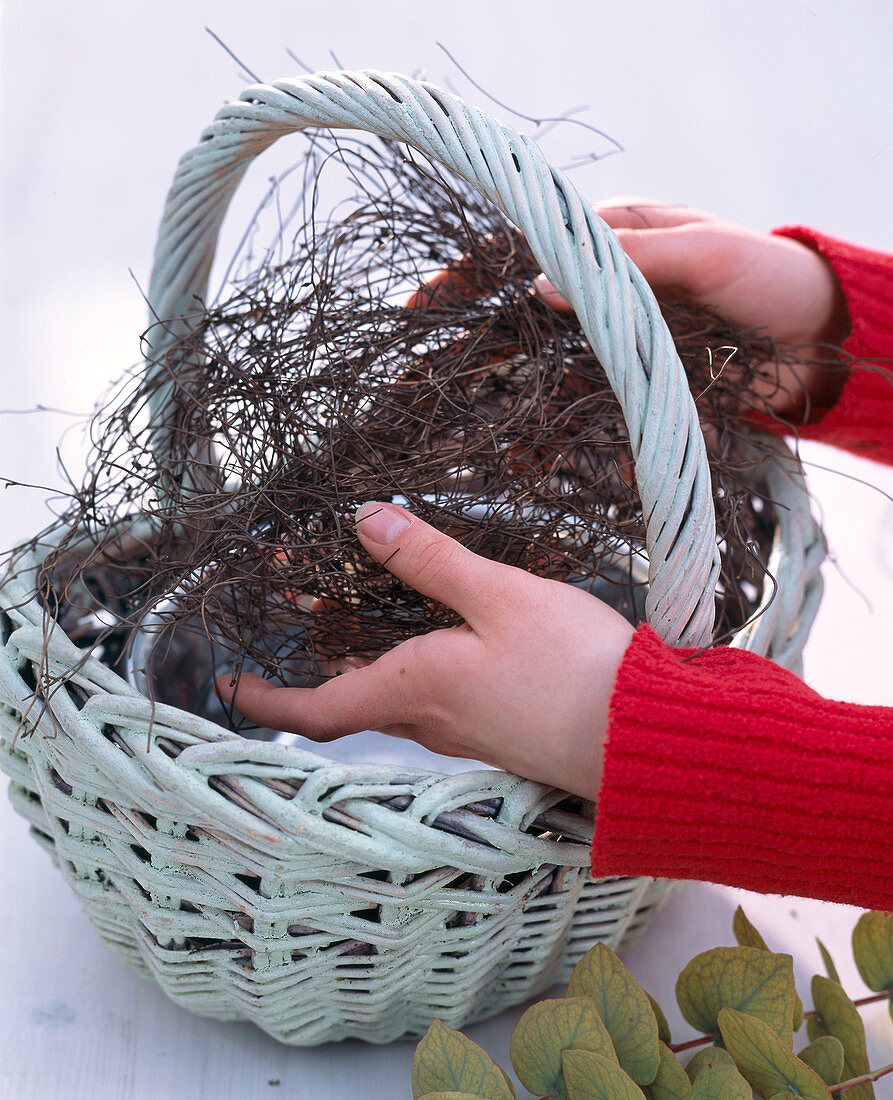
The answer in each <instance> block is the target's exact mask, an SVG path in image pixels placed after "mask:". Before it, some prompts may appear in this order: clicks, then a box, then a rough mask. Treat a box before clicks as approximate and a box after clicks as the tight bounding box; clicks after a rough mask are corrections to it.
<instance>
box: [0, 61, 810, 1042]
mask: <svg viewBox="0 0 893 1100" xmlns="http://www.w3.org/2000/svg"><path fill="white" fill-rule="evenodd" d="M335 125H343V126H351V127H356V128H362V129H366V130H369V131H371V132H372V133H376V134H379V135H381V136H384V137H388V138H392V139H395V140H400V141H405V142H408V143H409V144H412V145H414V146H415V147H416V148H419V149H421V150H422V151H423V152H426V153H428V154H430V155H431V156H433V157H434V158H435V159H437V160H440V161H441V162H442V163H444V164H446V165H447V166H448V167H450V168H452V169H453V170H455V171H457V172H458V173H459V174H460V175H463V176H464V177H465V178H467V179H469V180H470V181H471V182H473V183H475V184H476V185H477V186H479V187H480V189H481V190H482V191H483V193H484V194H486V195H487V196H488V197H490V198H491V199H492V200H493V201H494V202H495V203H496V204H497V205H498V206H499V207H500V208H501V209H502V210H503V211H504V212H505V213H506V214H507V216H509V217H510V218H511V219H512V221H514V222H515V224H517V225H518V226H519V228H520V229H521V230H522V231H523V232H524V233H525V235H526V237H527V239H528V241H529V243H530V245H531V248H532V249H533V251H534V254H535V255H536V256H537V259H538V261H539V262H540V264H541V266H542V268H543V270H545V271H546V273H547V274H548V275H549V276H550V278H551V279H552V281H553V283H555V285H556V286H557V287H558V288H559V289H560V290H561V291H562V293H563V294H564V295H565V297H566V298H567V299H568V300H569V301H570V302H571V303H572V304H573V305H574V307H575V308H576V310H577V313H578V316H579V317H580V319H581V323H582V324H583V326H584V328H585V330H586V332H587V335H588V337H589V339H590V341H591V342H592V345H593V348H594V349H595V351H596V352H597V354H598V355H599V357H600V358H601V360H602V362H603V363H604V364H605V368H606V370H607V372H608V375H609V378H610V380H611V383H612V385H613V386H614V388H615V390H616V391H617V393H618V396H619V397H620V400H621V403H622V405H623V408H624V415H625V417H626V419H627V423H628V425H629V427H630V436H631V441H632V449H633V451H634V454H635V456H636V461H637V465H636V478H637V483H638V485H639V487H640V491H641V496H642V501H643V508H644V509H645V515H646V518H647V521H648V548H649V563H650V584H649V605H648V609H649V610H648V614H649V621H650V622H651V623H652V625H654V626H655V629H657V630H658V632H659V633H660V634H661V635H662V636H663V637H664V638H666V639H667V640H669V641H671V642H678V643H681V644H686V645H695V646H696V645H702V644H707V643H708V642H709V638H710V631H711V628H712V615H713V584H714V581H715V578H716V572H717V551H716V545H715V541H716V540H715V529H714V528H715V524H714V522H713V512H712V500H711V496H710V483H709V472H708V471H707V464H706V456H705V451H704V446H703V439H702V437H701V434H700V429H699V428H698V421H697V414H696V411H695V409H694V405H693V402H692V400H691V397H690V394H689V393H688V388H687V385H686V383H685V379H684V374H683V372H682V368H681V364H680V363H679V360H678V357H677V356H676V354H675V350H674V349H673V346H672V341H671V340H670V338H669V334H668V333H667V331H666V326H665V325H664V324H663V321H662V319H661V317H660V313H659V310H658V308H657V305H656V303H655V302H654V299H653V297H652V295H651V292H650V290H649V289H648V287H647V284H646V283H645V282H644V280H643V279H642V277H641V275H640V274H639V273H638V272H637V271H636V269H635V268H634V267H633V266H632V265H631V264H629V263H628V261H627V260H626V258H625V256H624V254H623V252H622V250H621V249H620V247H619V245H618V244H617V242H616V239H615V238H614V236H613V234H612V233H611V231H610V230H609V229H608V228H607V227H606V226H604V224H603V223H601V222H600V220H599V219H598V218H597V217H596V216H595V215H594V214H593V213H592V212H591V210H590V209H589V207H588V206H587V205H586V204H585V203H584V202H583V200H582V199H581V198H580V197H579V195H577V193H576V190H575V189H574V188H573V186H572V185H571V184H570V183H569V182H568V181H567V180H566V179H565V178H564V177H563V176H561V174H560V173H558V172H555V171H554V170H552V169H551V168H550V167H549V166H548V164H546V162H545V160H544V159H543V157H542V154H541V153H540V151H539V150H538V149H537V147H536V146H535V145H534V144H533V143H532V142H531V141H530V140H529V139H527V138H524V137H521V136H520V135H518V134H516V133H514V132H513V131H511V130H509V129H507V128H505V127H503V126H501V125H499V124H497V123H495V122H493V121H492V120H490V119H488V118H487V117H486V116H485V115H483V114H481V113H480V112H478V111H475V110H474V109H473V108H470V107H468V106H467V105H466V104H464V103H462V102H461V101H460V100H458V99H457V98H456V97H453V96H449V95H446V94H444V93H442V92H440V91H438V90H437V89H433V88H431V87H430V86H428V85H424V84H421V83H418V82H414V81H410V80H408V79H406V78H403V77H397V76H394V75H392V74H380V73H328V74H317V75H316V76H311V77H302V78H298V79H295V80H290V81H280V82H278V83H277V84H275V85H269V86H255V87H252V88H249V89H248V90H247V91H246V92H245V93H244V95H243V97H242V100H241V101H240V102H239V103H236V104H232V105H229V106H228V107H226V108H224V109H223V110H222V111H221V112H220V114H219V116H218V118H217V120H216V121H215V123H214V124H213V125H212V126H211V127H210V128H209V129H208V130H207V131H206V132H205V134H204V135H203V137H202V141H201V143H200V144H199V145H198V146H197V147H196V148H195V149H194V150H192V151H191V152H190V153H187V154H186V156H185V157H184V158H183V160H182V161H181V165H180V168H179V170H178V173H177V176H176V178H175V181H174V184H173V187H172V190H171V193H170V195H169V197H168V203H167V207H166V210H165V215H164V218H163V221H162V228H161V234H160V238H159V245H158V249H157V252H156V263H155V269H154V272H153V279H152V283H151V287H150V301H151V303H152V306H153V309H154V311H155V315H156V316H158V317H161V318H173V319H174V321H173V323H170V324H166V325H164V326H158V327H157V329H156V330H155V334H154V337H153V346H152V348H151V349H150V357H151V360H152V361H154V362H160V361H161V358H162V357H163V355H164V352H165V350H166V349H167V347H169V346H170V344H171V343H172V342H173V341H174V340H175V339H176V338H177V336H178V335H180V333H181V332H182V328H183V325H185V324H186V322H182V323H181V322H179V321H178V320H177V319H178V318H181V317H183V316H184V315H185V314H187V313H188V311H189V309H190V307H191V303H193V301H194V297H195V296H196V295H198V296H199V297H201V296H202V295H203V294H204V291H205V286H206V282H207V277H208V271H209V269H210V263H211V259H212V257H213V252H214V247H215V243H216V236H217V231H218V228H219V225H220V222H221V220H222V218H223V214H224V212H225V209H226V205H227V203H228V201H229V198H230V196H231V195H232V193H233V191H234V189H235V187H236V186H237V184H238V181H239V179H240V178H241V175H242V173H243V172H244V169H245V167H246V165H247V163H248V161H249V160H250V158H252V157H253V156H254V155H256V154H257V153H258V152H260V151H262V150H263V149H264V148H266V147H267V146H268V145H269V144H270V143H271V142H272V141H273V140H275V138H276V137H278V136H280V135H281V134H283V133H287V132H290V131H294V130H300V129H303V128H305V127H307V126H335ZM185 369H187V367H186V366H184V370H185ZM158 446H159V447H160V448H163V446H164V426H163V425H159V426H158ZM776 454H777V455H778V459H777V463H776V464H775V466H774V467H773V469H772V470H771V471H770V473H769V477H768V481H769V485H770V492H771V495H772V496H773V498H774V499H776V500H779V501H781V502H782V503H781V509H780V522H779V535H778V539H777V545H776V550H775V552H774V554H773V560H772V562H770V567H771V568H772V570H773V573H774V574H775V576H776V579H777V581H778V586H779V597H778V599H776V600H775V601H774V602H773V603H772V606H771V607H769V608H768V611H767V612H766V614H765V615H763V616H762V617H761V618H760V619H758V620H757V621H756V622H755V624H753V625H752V626H750V627H748V628H746V629H745V630H744V631H742V633H741V634H740V635H739V637H738V638H737V639H736V640H735V643H734V644H736V645H741V646H746V647H747V648H749V649H753V650H755V651H756V652H761V653H767V654H770V655H772V656H773V657H775V658H776V659H777V660H779V661H781V662H782V663H785V664H787V665H788V666H796V663H797V660H798V656H799V651H800V649H801V648H802V644H803V641H804V639H805V635H806V632H807V631H808V628H809V624H810V622H811V619H812V616H813V613H814V610H815V606H816V604H817V601H818V598H819V593H820V590H821V588H820V580H819V577H818V566H819V564H820V562H821V559H822V556H823V553H824V544H823V541H822V538H821V534H820V533H819V532H818V530H817V528H816V527H815V524H814V522H813V521H812V519H811V517H810V515H809V509H808V505H807V503H806V496H805V493H804V491H803V485H802V475H801V473H800V471H799V467H798V466H797V464H796V463H795V462H794V461H793V459H791V458H790V456H789V455H787V452H786V451H785V450H784V448H782V446H781V445H780V444H779V445H778V446H777V448H776ZM764 473H765V471H764ZM38 565H39V559H38V557H37V556H36V555H35V554H34V553H33V552H32V551H27V550H24V551H20V552H19V553H18V554H17V556H16V558H15V564H14V568H13V569H12V570H11V571H10V573H9V574H8V576H7V577H6V579H5V580H4V582H3V585H2V588H0V611H2V613H3V614H2V638H0V642H2V649H0V692H2V696H0V698H2V705H0V741H2V742H3V746H4V748H3V751H2V754H0V763H2V766H3V768H4V769H5V770H6V771H7V772H8V773H9V775H10V778H11V781H12V782H11V787H10V791H11V797H12V799H13V802H14V803H15V805H16V808H17V809H18V811H19V812H20V813H21V814H22V816H24V817H25V818H26V819H27V820H28V821H29V822H30V823H31V826H32V832H33V834H34V836H35V837H36V838H37V840H38V841H40V842H41V843H42V844H43V845H44V846H45V847H46V848H48V850H49V851H50V852H51V853H52V855H53V857H54V859H55V860H56V862H57V863H58V865H59V866H60V868H61V870H62V871H63V874H64V875H65V877H66V879H67V881H68V882H69V883H70V884H71V886H72V887H73V889H74V890H75V891H76V893H77V894H78V896H79V897H80V898H81V900H82V902H83V904H84V906H85V908H86V909H87V911H88V913H89V914H90V916H91V918H92V920H93V921H94V923H95V925H96V926H97V928H98V929H99V931H100V933H101V935H102V936H103V938H104V939H105V940H106V941H107V942H108V943H109V944H110V945H111V946H112V947H114V949H115V950H117V951H118V952H119V953H120V954H121V955H122V956H123V957H124V958H125V959H126V960H127V961H128V962H129V963H130V964H132V965H133V966H135V967H137V968H138V969H139V970H141V971H142V972H143V973H146V974H149V975H152V976H153V977H154V978H156V980H157V981H158V983H159V984H160V985H161V987H162V988H163V989H164V990H165V991H166V992H167V993H168V994H169V995H170V996H171V997H172V998H173V999H174V1000H176V1001H178V1002H179V1003H180V1004H182V1005H184V1006H185V1007H187V1008H189V1009H191V1010H192V1011H195V1012H198V1013H201V1014H203V1015H208V1016H214V1017H217V1018H220V1019H250V1020H253V1021H254V1022H255V1023H257V1024H258V1025H259V1026H260V1027H262V1028H264V1029H265V1030H266V1031H268V1032H269V1033H270V1034H272V1035H274V1036H275V1037H277V1038H279V1039H281V1040H283V1041H285V1042H289V1043H295V1044H313V1043H319V1042H323V1041H326V1040H332V1039H341V1038H345V1037H348V1036H359V1037H362V1038H364V1039H367V1040H370V1041H374V1042H387V1041H390V1040H393V1039H396V1038H399V1037H401V1036H404V1035H418V1034H420V1033H421V1032H422V1031H424V1029H425V1028H426V1027H427V1025H428V1024H429V1023H430V1021H431V1019H433V1018H434V1017H435V1016H436V1017H439V1018H440V1019H442V1020H444V1021H445V1022H447V1023H449V1024H450V1025H452V1026H460V1025H463V1024H466V1023H468V1022H469V1021H471V1020H474V1019H479V1018H482V1017H484V1016H487V1015H491V1014H492V1013H494V1012H496V1011H498V1010H499V1009H501V1008H504V1007H506V1006H507V1005H510V1004H513V1003H517V1002H519V1001H521V1000H523V999H525V998H527V997H529V996H531V995H533V994H535V993H537V992H539V991H541V990H543V989H545V988H546V987H548V986H549V985H550V984H552V983H553V982H556V981H559V980H562V979H563V978H565V977H566V976H567V974H568V973H569V971H570V969H571V968H572V967H573V965H574V963H575V962H576V961H577V959H579V958H580V956H582V954H583V953H584V952H585V951H586V950H587V949H588V948H589V947H590V946H591V945H592V944H593V943H594V942H596V941H599V940H601V941H604V942H607V943H609V944H610V945H611V946H613V947H615V948H616V947H619V946H620V945H621V944H622V942H624V940H625V939H626V938H628V937H629V936H631V935H632V934H634V933H635V932H636V931H637V930H639V929H640V928H641V927H642V926H643V925H644V923H645V921H646V919H647V917H648V915H649V914H650V912H651V911H652V910H653V908H654V907H655V906H656V904H657V903H658V902H659V900H660V899H661V897H662V896H664V895H665V893H666V891H667V889H668V884H666V883H655V882H652V880H650V879H607V880H601V881H593V880H592V879H591V878H590V877H589V874H588V863H589V842H590V838H591V831H592V822H591V817H592V806H591V804H588V803H585V802H582V801H581V800H580V799H575V798H569V797H568V796H567V795H566V794H564V793H563V792H560V791H555V790H552V789H549V788H547V787H544V786H542V785H540V784H537V783H533V782H530V781H528V780H523V779H520V778H518V777H515V776H510V775H506V774H504V773H501V772H493V771H471V772H467V773H464V774H461V775H456V776H443V775H434V774H429V773H427V772H420V771H418V770H414V769H409V768H407V769H404V770H399V769H395V768H393V767H379V766H372V765H360V764H357V765H344V764H335V763H332V762H331V761H328V760H325V759H323V758H322V757H319V756H316V755H314V754H311V753H308V752H304V751H302V750H300V749H298V748H295V747H293V746H290V745H285V744H280V743H262V742H252V741H246V740H245V739H243V738H241V737H238V736H237V735H235V734H232V733H229V732H227V731H225V730H223V729H222V728H220V727H218V726H215V725H213V724H212V723H209V722H207V721H205V720H203V719H200V718H197V717H195V716H193V715H190V714H186V713H185V712H182V711H179V710H176V709H175V708H172V707H166V706H163V705H153V704H152V703H150V701H149V700H148V699H146V698H144V697H143V696H142V695H140V694H139V693H138V692H137V691H136V690H135V689H134V688H133V687H131V686H130V685H129V684H128V683H127V682H126V681H124V680H122V679H121V678H120V677H119V676H117V675H116V674H115V673H114V672H113V671H112V670H110V669H109V668H107V667H106V666H105V665H103V664H101V663H100V662H99V661H97V660H95V659H93V658H86V659H85V657H84V654H83V652H82V651H81V650H79V649H78V648H77V647H76V646H75V645H74V643H73V642H72V641H71V640H70V639H69V638H67V637H66V636H65V634H64V633H63V632H62V631H61V630H60V629H59V628H58V627H56V628H53V626H52V624H47V623H45V622H44V615H43V611H42V609H41V607H40V606H39V605H38V604H37V602H36V601H35V600H34V599H33V597H32V595H31V593H33V591H34V576H35V570H36V569H37V567H38ZM766 602H767V603H768V595H767V598H766Z"/></svg>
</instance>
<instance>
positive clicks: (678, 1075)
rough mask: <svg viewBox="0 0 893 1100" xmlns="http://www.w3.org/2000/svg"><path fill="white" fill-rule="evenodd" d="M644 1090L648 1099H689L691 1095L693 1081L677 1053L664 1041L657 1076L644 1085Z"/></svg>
mask: <svg viewBox="0 0 893 1100" xmlns="http://www.w3.org/2000/svg"><path fill="white" fill-rule="evenodd" d="M642 1092H644V1093H645V1096H646V1097H647V1098H648V1100H689V1097H690V1096H691V1081H689V1079H688V1077H687V1076H686V1073H685V1070H684V1069H683V1068H682V1066H680V1065H679V1061H678V1059H677V1058H676V1055H675V1054H674V1053H673V1052H672V1050H670V1048H669V1047H668V1046H665V1045H664V1044H663V1043H661V1044H660V1065H659V1066H658V1068H657V1076H656V1077H655V1078H654V1080H653V1081H652V1082H651V1084H650V1085H643V1086H642Z"/></svg>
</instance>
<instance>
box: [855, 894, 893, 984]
mask: <svg viewBox="0 0 893 1100" xmlns="http://www.w3.org/2000/svg"><path fill="white" fill-rule="evenodd" d="M853 955H854V957H855V959H856V966H857V967H858V968H859V973H860V974H861V976H862V981H863V982H865V984H866V985H867V986H868V988H869V989H873V990H874V991H875V992H876V993H882V992H884V991H885V990H889V991H890V992H893V913H863V914H862V916H861V917H860V918H859V919H858V921H857V922H856V927H855V928H854V929H853Z"/></svg>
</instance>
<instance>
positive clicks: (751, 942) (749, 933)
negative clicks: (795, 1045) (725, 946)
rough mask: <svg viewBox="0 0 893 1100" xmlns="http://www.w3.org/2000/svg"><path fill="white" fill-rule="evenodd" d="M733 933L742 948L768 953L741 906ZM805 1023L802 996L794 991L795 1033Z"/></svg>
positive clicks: (736, 911) (792, 1022) (734, 917)
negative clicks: (751, 948)
mask: <svg viewBox="0 0 893 1100" xmlns="http://www.w3.org/2000/svg"><path fill="white" fill-rule="evenodd" d="M732 932H733V933H734V936H735V939H736V940H737V941H738V943H739V945H740V946H741V947H753V948H755V949H756V950H757V951H768V950H769V948H768V947H767V946H766V941H765V940H764V939H763V937H762V936H761V935H760V933H759V932H758V931H757V930H756V928H754V926H753V925H752V924H751V923H750V921H749V920H748V919H747V914H746V913H745V912H744V910H743V909H742V908H741V906H740V905H739V906H738V908H737V909H736V910H735V915H734V916H733V917H732ZM802 1023H803V1002H802V1001H801V1000H800V994H799V993H798V992H797V990H796V989H795V990H794V1015H793V1019H792V1021H791V1024H792V1026H793V1029H794V1031H799V1030H800V1026H801V1024H802Z"/></svg>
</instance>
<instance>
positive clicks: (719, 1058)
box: [685, 1047, 735, 1081]
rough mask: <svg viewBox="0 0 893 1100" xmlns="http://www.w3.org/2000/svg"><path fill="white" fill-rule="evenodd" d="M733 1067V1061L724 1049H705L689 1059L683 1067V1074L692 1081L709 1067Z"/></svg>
mask: <svg viewBox="0 0 893 1100" xmlns="http://www.w3.org/2000/svg"><path fill="white" fill-rule="evenodd" d="M734 1065H735V1059H734V1058H733V1057H732V1056H731V1054H729V1052H728V1051H727V1050H726V1049H725V1048H724V1047H707V1048H706V1049H705V1050H699V1051H698V1053H697V1054H696V1055H695V1056H694V1057H693V1058H689V1060H688V1062H687V1063H686V1066H685V1072H686V1074H687V1075H688V1079H689V1081H694V1080H695V1079H696V1078H697V1076H698V1074H699V1073H702V1072H703V1071H704V1070H705V1069H707V1068H709V1067H710V1066H734Z"/></svg>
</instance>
